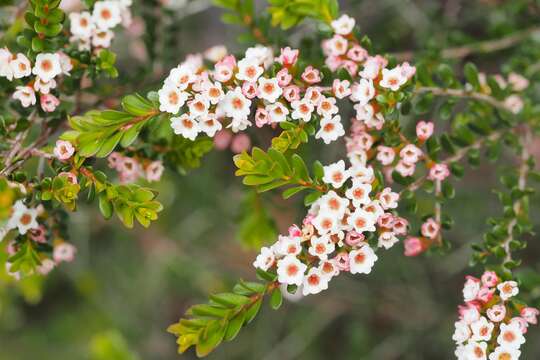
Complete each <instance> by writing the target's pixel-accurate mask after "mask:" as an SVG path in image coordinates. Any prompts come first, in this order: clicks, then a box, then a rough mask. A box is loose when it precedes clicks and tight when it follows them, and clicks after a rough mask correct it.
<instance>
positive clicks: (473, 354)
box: [465, 341, 487, 360]
mask: <svg viewBox="0 0 540 360" xmlns="http://www.w3.org/2000/svg"><path fill="white" fill-rule="evenodd" d="M486 351H487V343H486V342H474V341H473V342H469V343H468V344H467V345H466V346H465V356H466V359H468V360H487V352H486Z"/></svg>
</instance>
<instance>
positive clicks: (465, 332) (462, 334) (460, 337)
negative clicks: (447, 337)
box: [452, 320, 471, 344]
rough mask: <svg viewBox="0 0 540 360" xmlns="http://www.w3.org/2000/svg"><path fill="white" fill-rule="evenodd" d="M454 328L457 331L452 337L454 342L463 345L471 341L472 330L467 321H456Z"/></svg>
mask: <svg viewBox="0 0 540 360" xmlns="http://www.w3.org/2000/svg"><path fill="white" fill-rule="evenodd" d="M454 326H455V330H454V335H452V340H454V341H455V342H456V343H458V344H462V343H464V342H465V341H467V340H469V338H470V337H471V329H470V328H469V325H467V323H466V322H465V321H463V320H461V321H456V322H455V323H454Z"/></svg>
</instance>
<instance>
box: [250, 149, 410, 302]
mask: <svg viewBox="0 0 540 360" xmlns="http://www.w3.org/2000/svg"><path fill="white" fill-rule="evenodd" d="M323 181H324V182H325V183H326V184H327V186H328V188H329V189H331V190H329V191H327V192H326V193H325V194H324V195H322V196H321V197H320V198H319V199H318V200H317V201H316V202H315V203H313V204H312V205H311V207H310V209H309V212H308V215H307V216H306V217H305V219H304V221H303V224H302V227H301V228H300V227H298V226H296V225H293V226H291V227H290V228H289V234H288V235H287V236H280V237H279V240H278V241H277V242H276V243H275V244H273V245H272V246H270V247H263V248H262V249H261V253H260V254H259V256H258V257H257V259H256V260H255V262H254V263H253V265H254V266H255V267H256V268H259V269H262V270H264V271H267V270H269V269H271V268H276V271H277V274H278V281H279V282H280V283H281V284H286V285H296V286H299V287H301V288H302V294H303V295H308V294H316V293H319V292H321V291H322V290H325V289H327V288H328V282H329V281H330V280H331V279H332V278H333V277H334V276H336V275H338V274H339V273H340V272H350V273H351V274H369V273H370V272H371V269H372V267H373V265H374V264H375V261H377V258H378V257H377V255H376V254H375V250H374V248H375V247H378V248H384V249H389V248H391V247H392V246H393V245H394V244H396V243H397V242H398V236H401V235H405V234H406V233H407V222H406V221H405V220H404V219H402V218H399V217H397V216H395V215H393V214H392V212H391V211H392V209H395V208H396V207H397V205H398V199H399V195H398V194H397V193H394V192H392V191H391V190H390V188H385V189H383V190H381V191H379V192H377V193H375V194H373V191H372V190H373V185H374V181H375V177H374V174H373V169H372V168H371V167H370V166H365V165H362V164H354V165H352V166H351V167H350V168H348V169H346V167H345V162H344V161H343V160H340V161H338V162H336V163H333V164H330V165H328V166H325V167H324V177H323Z"/></svg>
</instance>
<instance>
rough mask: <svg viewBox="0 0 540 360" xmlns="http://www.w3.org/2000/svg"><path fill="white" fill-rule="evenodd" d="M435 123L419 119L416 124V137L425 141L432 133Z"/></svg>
mask: <svg viewBox="0 0 540 360" xmlns="http://www.w3.org/2000/svg"><path fill="white" fill-rule="evenodd" d="M434 129H435V125H434V124H433V123H432V122H431V121H419V122H418V123H417V124H416V137H418V139H419V140H421V141H426V140H427V139H429V138H430V137H431V135H433V130H434Z"/></svg>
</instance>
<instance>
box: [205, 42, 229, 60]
mask: <svg viewBox="0 0 540 360" xmlns="http://www.w3.org/2000/svg"><path fill="white" fill-rule="evenodd" d="M227 54H228V50H227V48H226V47H225V45H215V46H212V47H210V48H208V49H206V50H205V51H204V54H203V55H204V57H205V58H206V59H207V60H210V61H212V62H214V63H216V62H218V61H219V60H221V59H223V58H224V57H225V56H227Z"/></svg>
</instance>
